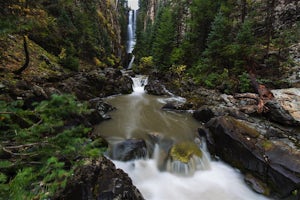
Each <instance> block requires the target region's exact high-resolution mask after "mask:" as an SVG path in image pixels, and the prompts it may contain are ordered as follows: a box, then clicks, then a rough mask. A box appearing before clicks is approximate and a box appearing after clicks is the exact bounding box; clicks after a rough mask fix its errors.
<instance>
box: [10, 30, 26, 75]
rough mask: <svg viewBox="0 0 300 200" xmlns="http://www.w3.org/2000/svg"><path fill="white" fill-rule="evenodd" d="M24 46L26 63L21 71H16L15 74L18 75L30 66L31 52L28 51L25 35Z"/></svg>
mask: <svg viewBox="0 0 300 200" xmlns="http://www.w3.org/2000/svg"><path fill="white" fill-rule="evenodd" d="M23 46H24V52H25V63H24V65H23V66H22V67H21V68H20V69H18V70H16V71H14V74H17V75H20V74H22V72H23V71H24V70H25V69H26V68H27V67H28V65H29V51H28V44H27V36H25V35H24V36H23Z"/></svg>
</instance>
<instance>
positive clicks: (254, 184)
mask: <svg viewBox="0 0 300 200" xmlns="http://www.w3.org/2000/svg"><path fill="white" fill-rule="evenodd" d="M245 182H246V183H247V184H248V185H249V186H250V187H251V188H252V189H253V190H254V191H255V192H257V193H259V194H263V195H266V196H269V195H270V190H269V188H268V186H267V185H266V184H265V183H263V182H262V181H261V180H259V179H257V178H255V177H254V176H252V175H251V174H247V175H246V176H245Z"/></svg>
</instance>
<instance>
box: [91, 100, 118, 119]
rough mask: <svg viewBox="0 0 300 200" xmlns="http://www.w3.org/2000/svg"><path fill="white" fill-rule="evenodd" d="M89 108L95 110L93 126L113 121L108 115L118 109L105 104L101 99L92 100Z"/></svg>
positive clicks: (92, 115)
mask: <svg viewBox="0 0 300 200" xmlns="http://www.w3.org/2000/svg"><path fill="white" fill-rule="evenodd" d="M89 107H90V108H92V109H93V112H92V114H91V119H90V121H91V122H92V123H93V124H97V123H99V122H101V121H103V120H108V119H111V117H110V115H108V114H107V113H108V112H110V111H113V110H115V109H116V108H115V107H113V106H112V105H110V104H108V103H105V102H104V101H103V100H102V99H101V98H95V99H91V100H90V101H89Z"/></svg>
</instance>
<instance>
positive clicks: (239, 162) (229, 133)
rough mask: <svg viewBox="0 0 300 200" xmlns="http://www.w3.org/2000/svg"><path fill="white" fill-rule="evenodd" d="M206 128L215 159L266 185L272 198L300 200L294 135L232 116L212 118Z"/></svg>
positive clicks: (298, 157) (299, 160)
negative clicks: (218, 158)
mask: <svg viewBox="0 0 300 200" xmlns="http://www.w3.org/2000/svg"><path fill="white" fill-rule="evenodd" d="M205 127H206V129H205V130H203V129H202V130H200V132H201V135H203V132H205V133H206V138H207V144H208V149H209V151H210V152H211V153H212V154H213V155H217V156H218V157H220V158H221V159H222V160H224V161H226V162H228V163H230V164H231V165H232V166H234V167H237V168H239V169H240V170H241V171H242V172H243V173H250V174H251V175H253V176H254V177H255V178H257V179H259V180H261V181H262V182H264V183H266V185H267V186H268V187H269V189H270V191H271V194H272V195H275V196H277V197H279V198H280V199H284V198H287V197H289V198H290V199H295V200H296V199H299V197H300V193H299V189H300V151H299V146H300V144H299V141H298V140H297V139H296V136H295V135H293V131H291V132H288V129H284V128H282V129H280V128H278V127H276V126H272V125H271V124H268V125H263V123H262V124H261V123H259V122H256V123H249V122H247V121H245V120H237V119H234V118H232V117H229V116H221V117H215V118H212V119H211V120H210V121H209V122H208V123H206V125H205ZM275 133H276V134H275ZM266 191H268V190H265V191H264V192H262V193H264V194H265V195H269V194H268V192H266Z"/></svg>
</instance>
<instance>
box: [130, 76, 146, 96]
mask: <svg viewBox="0 0 300 200" xmlns="http://www.w3.org/2000/svg"><path fill="white" fill-rule="evenodd" d="M131 79H132V82H133V85H132V89H133V94H142V93H145V86H146V85H147V83H148V76H143V75H138V76H136V77H133V78H131Z"/></svg>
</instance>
